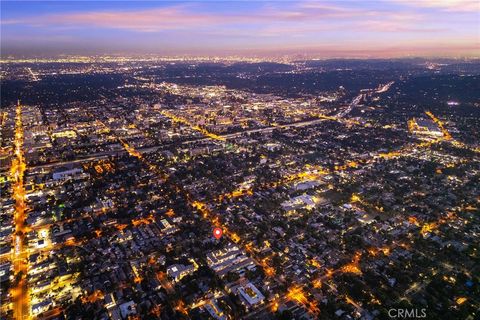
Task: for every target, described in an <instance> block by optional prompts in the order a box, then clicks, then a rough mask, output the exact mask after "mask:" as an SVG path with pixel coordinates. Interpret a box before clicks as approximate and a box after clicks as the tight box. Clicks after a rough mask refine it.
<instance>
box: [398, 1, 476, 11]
mask: <svg viewBox="0 0 480 320" xmlns="http://www.w3.org/2000/svg"><path fill="white" fill-rule="evenodd" d="M391 2H397V3H402V4H405V5H407V6H411V7H416V8H435V9H440V10H443V11H450V12H454V11H456V12H473V13H474V12H477V13H478V11H479V10H480V1H478V0H418V1H414V0H391Z"/></svg>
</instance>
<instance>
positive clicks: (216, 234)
mask: <svg viewBox="0 0 480 320" xmlns="http://www.w3.org/2000/svg"><path fill="white" fill-rule="evenodd" d="M222 234H223V230H222V229H221V228H215V229H213V236H214V237H215V239H217V240H218V239H220V238H221V237H222Z"/></svg>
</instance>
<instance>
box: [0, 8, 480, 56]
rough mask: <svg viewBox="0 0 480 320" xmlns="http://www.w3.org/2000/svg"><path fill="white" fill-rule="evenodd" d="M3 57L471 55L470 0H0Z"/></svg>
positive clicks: (474, 51) (474, 37) (474, 44)
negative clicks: (296, 0)
mask: <svg viewBox="0 0 480 320" xmlns="http://www.w3.org/2000/svg"><path fill="white" fill-rule="evenodd" d="M1 6H2V10H1V12H2V13H1V15H2V19H1V20H2V22H1V23H2V31H1V33H2V37H1V45H2V55H3V56H6V55H15V56H38V55H60V54H161V55H233V54H237V55H288V54H305V55H310V56H316V57H319V58H337V57H338V58H352V57H355V58H362V57H363V58H392V57H408V56H426V57H430V56H437V57H438V56H443V57H475V56H478V48H479V39H480V37H479V18H478V9H479V4H478V2H476V1H463V0H459V1H422V2H418V3H414V2H411V1H403V0H394V1H367V2H362V3H358V2H354V1H298V2H293V1H274V2H267V1H205V2H183V1H173V2H166V1H147V2H129V1H101V2H93V1H72V2H68V3H67V2H62V1H52V2H49V1H2V2H1Z"/></svg>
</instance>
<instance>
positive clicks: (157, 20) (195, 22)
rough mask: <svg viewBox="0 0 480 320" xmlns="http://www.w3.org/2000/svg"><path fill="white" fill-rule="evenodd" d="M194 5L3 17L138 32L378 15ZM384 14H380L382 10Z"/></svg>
mask: <svg viewBox="0 0 480 320" xmlns="http://www.w3.org/2000/svg"><path fill="white" fill-rule="evenodd" d="M197 9H198V7H197V6H196V5H194V4H190V5H176V6H170V7H162V8H152V9H146V10H134V11H116V10H110V11H90V12H78V13H63V14H47V15H40V16H34V17H25V18H23V19H10V20H8V19H7V20H5V19H4V20H3V21H2V24H4V25H9V24H10V25H12V24H21V25H30V26H37V27H52V26H53V27H59V26H60V27H76V28H84V27H99V28H109V29H124V30H132V31H137V32H159V31H164V30H182V29H188V28H197V27H199V28H202V27H209V26H216V25H232V24H244V25H255V24H276V23H289V24H291V25H295V24H299V23H302V22H314V23H316V24H319V23H321V22H324V23H326V21H327V20H330V21H332V20H335V19H342V18H354V17H364V16H365V15H367V16H368V15H374V14H375V13H374V12H372V11H366V10H361V9H356V8H349V7H341V6H337V5H327V4H324V3H322V2H310V1H308V2H300V3H296V4H292V3H289V2H288V3H286V4H285V3H282V2H280V3H274V4H271V3H267V4H264V5H263V6H261V7H260V8H259V9H258V10H251V11H250V12H244V13H235V12H228V11H227V12H198V10H197ZM379 14H380V13H379Z"/></svg>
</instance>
